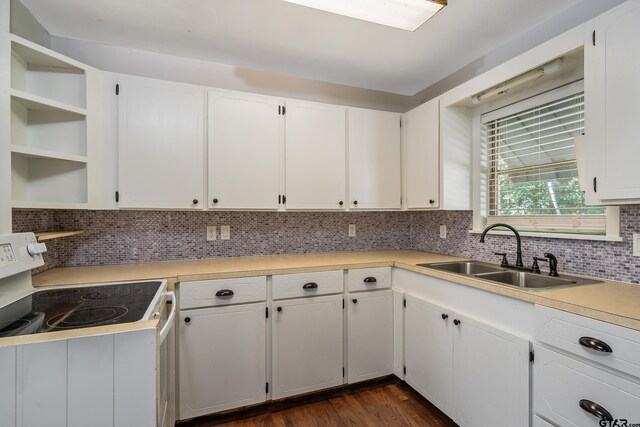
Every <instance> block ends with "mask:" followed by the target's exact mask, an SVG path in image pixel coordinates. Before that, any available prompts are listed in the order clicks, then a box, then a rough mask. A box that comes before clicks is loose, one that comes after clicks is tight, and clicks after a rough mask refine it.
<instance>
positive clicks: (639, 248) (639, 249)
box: [633, 233, 640, 256]
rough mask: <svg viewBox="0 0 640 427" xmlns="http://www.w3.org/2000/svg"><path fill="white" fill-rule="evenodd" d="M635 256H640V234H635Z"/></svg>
mask: <svg viewBox="0 0 640 427" xmlns="http://www.w3.org/2000/svg"><path fill="white" fill-rule="evenodd" d="M633 256H640V233H633Z"/></svg>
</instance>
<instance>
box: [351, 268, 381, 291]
mask: <svg viewBox="0 0 640 427" xmlns="http://www.w3.org/2000/svg"><path fill="white" fill-rule="evenodd" d="M347 284H348V288H349V292H354V291H368V290H374V289H386V288H390V287H391V267H379V268H360V269H355V270H349V271H348V272H347Z"/></svg>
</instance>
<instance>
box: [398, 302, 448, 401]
mask: <svg viewBox="0 0 640 427" xmlns="http://www.w3.org/2000/svg"><path fill="white" fill-rule="evenodd" d="M452 314H453V313H452V311H451V310H447V309H444V308H442V307H439V306H437V305H434V304H431V303H429V302H427V301H424V300H422V299H420V298H416V297H414V296H411V295H407V297H406V311H405V320H404V321H405V337H404V339H405V364H406V367H407V368H406V376H405V380H406V382H407V384H409V385H410V386H411V387H413V388H414V389H415V390H417V391H418V392H419V393H420V394H421V395H423V396H424V397H425V398H426V399H427V400H429V401H430V402H431V403H433V404H434V405H436V406H437V407H438V408H440V409H441V410H442V411H443V412H447V413H449V411H450V409H451V408H452V404H451V403H452V402H451V398H452V394H451V390H452V387H453V334H452V332H453V331H452V329H453V318H452Z"/></svg>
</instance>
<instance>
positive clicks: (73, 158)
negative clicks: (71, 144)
mask: <svg viewBox="0 0 640 427" xmlns="http://www.w3.org/2000/svg"><path fill="white" fill-rule="evenodd" d="M11 152H12V153H15V154H17V155H20V156H24V157H28V158H31V159H54V160H66V161H69V162H78V163H87V158H86V157H85V156H77V155H75V154H66V153H60V152H57V151H51V150H43V149H40V148H32V147H21V146H19V145H12V146H11Z"/></svg>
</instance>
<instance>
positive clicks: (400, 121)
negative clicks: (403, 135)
mask: <svg viewBox="0 0 640 427" xmlns="http://www.w3.org/2000/svg"><path fill="white" fill-rule="evenodd" d="M400 127H402V119H400Z"/></svg>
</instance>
